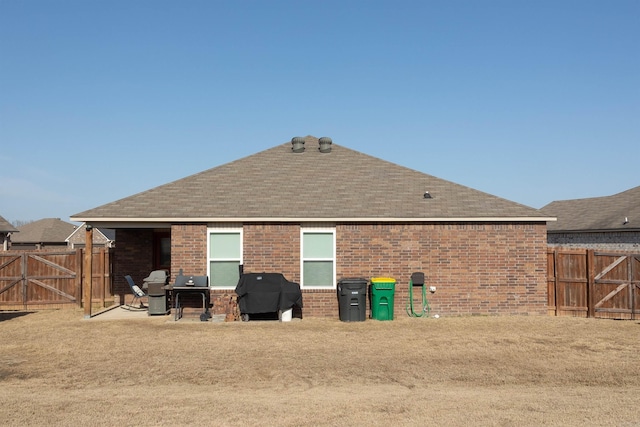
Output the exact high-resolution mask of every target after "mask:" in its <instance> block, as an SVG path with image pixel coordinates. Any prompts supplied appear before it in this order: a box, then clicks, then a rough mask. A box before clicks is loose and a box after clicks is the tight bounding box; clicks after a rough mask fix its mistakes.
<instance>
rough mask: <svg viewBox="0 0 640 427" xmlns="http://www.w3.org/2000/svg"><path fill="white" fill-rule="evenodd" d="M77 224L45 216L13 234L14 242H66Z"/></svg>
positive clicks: (12, 239)
mask: <svg viewBox="0 0 640 427" xmlns="http://www.w3.org/2000/svg"><path fill="white" fill-rule="evenodd" d="M75 228H76V226H75V225H73V224H70V223H68V222H64V221H62V220H61V219H60V218H44V219H41V220H38V221H34V222H30V223H28V224H25V225H23V226H22V227H20V228H19V229H18V230H19V231H20V233H19V234H13V235H12V236H11V241H12V242H13V243H65V240H66V239H67V237H69V235H70V234H71V233H73V230H75Z"/></svg>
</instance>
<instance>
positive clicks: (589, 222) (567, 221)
mask: <svg viewBox="0 0 640 427" xmlns="http://www.w3.org/2000/svg"><path fill="white" fill-rule="evenodd" d="M540 211H541V212H543V213H545V214H547V215H553V216H556V217H557V218H558V221H557V222H556V223H549V224H548V231H549V232H564V231H614V230H615V231H637V230H640V186H638V187H634V188H631V189H629V190H626V191H623V192H622V193H618V194H614V195H612V196H605V197H592V198H588V199H574V200H559V201H555V202H551V203H549V204H548V205H546V206H544V207H543V208H542V209H540Z"/></svg>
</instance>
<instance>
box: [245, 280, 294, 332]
mask: <svg viewBox="0 0 640 427" xmlns="http://www.w3.org/2000/svg"><path fill="white" fill-rule="evenodd" d="M236 294H238V306H239V308H240V315H241V318H242V320H244V321H248V320H249V317H250V316H251V315H259V314H265V313H272V314H275V315H277V313H278V311H286V310H289V309H291V308H292V307H294V306H296V307H300V308H302V293H301V291H300V285H299V284H298V283H295V282H290V281H288V280H287V279H286V278H285V277H284V276H283V275H282V274H281V273H246V274H243V275H242V276H241V277H240V280H239V281H238V285H237V286H236Z"/></svg>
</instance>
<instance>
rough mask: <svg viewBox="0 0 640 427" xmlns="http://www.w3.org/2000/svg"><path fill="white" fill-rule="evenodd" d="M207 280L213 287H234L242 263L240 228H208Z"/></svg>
mask: <svg viewBox="0 0 640 427" xmlns="http://www.w3.org/2000/svg"><path fill="white" fill-rule="evenodd" d="M208 254H209V282H210V284H211V286H212V287H215V288H235V287H236V285H237V284H238V279H239V278H240V265H241V264H242V229H232V230H229V229H227V230H224V229H209V242H208Z"/></svg>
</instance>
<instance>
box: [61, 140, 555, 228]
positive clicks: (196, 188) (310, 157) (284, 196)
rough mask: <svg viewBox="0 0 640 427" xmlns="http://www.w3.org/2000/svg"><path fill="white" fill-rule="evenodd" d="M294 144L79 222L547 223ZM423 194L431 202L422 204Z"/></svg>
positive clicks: (465, 193) (437, 182) (436, 182)
mask: <svg viewBox="0 0 640 427" xmlns="http://www.w3.org/2000/svg"><path fill="white" fill-rule="evenodd" d="M305 141H306V144H305V145H306V150H305V151H304V152H302V153H294V152H293V151H292V146H291V143H285V144H281V145H277V146H275V147H273V148H270V149H267V150H265V151H262V152H259V153H256V154H253V155H250V156H248V157H245V158H242V159H239V160H236V161H233V162H230V163H227V164H224V165H221V166H218V167H214V168H212V169H209V170H206V171H203V172H200V173H197V174H195V175H191V176H188V177H186V178H183V179H180V180H177V181H174V182H171V183H168V184H165V185H161V186H159V187H156V188H153V189H150V190H148V191H145V192H142V193H139V194H135V195H133V196H130V197H127V198H124V199H121V200H117V201H114V202H111V203H108V204H105V205H102V206H99V207H97V208H94V209H90V210H87V211H84V212H81V213H78V214H76V215H74V216H73V217H72V220H73V221H101V220H102V221H107V220H111V221H136V220H145V221H152V220H161V219H165V220H166V219H174V220H175V219H178V220H180V221H188V220H218V221H225V220H227V221H232V220H252V219H253V220H285V219H307V220H318V221H322V220H332V219H333V220H336V219H343V220H345V219H351V220H383V221H384V220H392V219H396V220H398V219H414V220H416V219H436V218H437V219H443V218H496V217H499V218H528V219H532V220H537V221H543V220H544V218H546V217H545V216H544V215H543V214H542V213H541V212H540V211H538V210H537V209H534V208H531V207H528V206H524V205H521V204H518V203H515V202H511V201H508V200H505V199H502V198H499V197H496V196H492V195H489V194H486V193H483V192H480V191H477V190H473V189H471V188H468V187H465V186H462V185H458V184H454V183H452V182H449V181H445V180H443V179H440V178H436V177H434V176H431V175H427V174H424V173H421V172H418V171H415V170H412V169H408V168H406V167H402V166H399V165H396V164H394V163H390V162H387V161H384V160H381V159H378V158H375V157H372V156H369V155H366V154H363V153H361V152H358V151H354V150H351V149H349V148H346V147H343V146H340V145H336V144H333V145H332V150H331V152H329V153H321V152H320V151H319V150H318V139H317V138H315V137H312V136H307V137H305ZM425 191H429V193H430V194H431V195H432V198H431V199H425V198H424V197H423V195H424V193H425Z"/></svg>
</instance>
